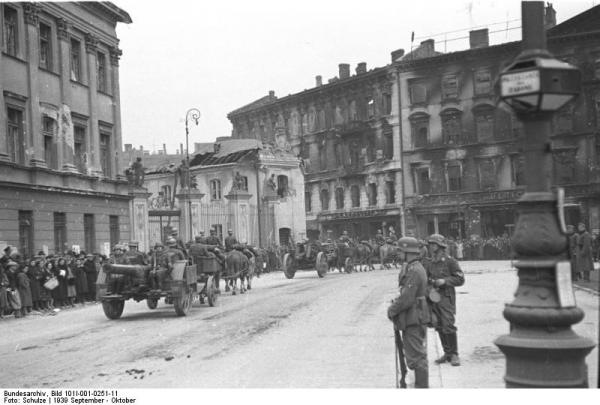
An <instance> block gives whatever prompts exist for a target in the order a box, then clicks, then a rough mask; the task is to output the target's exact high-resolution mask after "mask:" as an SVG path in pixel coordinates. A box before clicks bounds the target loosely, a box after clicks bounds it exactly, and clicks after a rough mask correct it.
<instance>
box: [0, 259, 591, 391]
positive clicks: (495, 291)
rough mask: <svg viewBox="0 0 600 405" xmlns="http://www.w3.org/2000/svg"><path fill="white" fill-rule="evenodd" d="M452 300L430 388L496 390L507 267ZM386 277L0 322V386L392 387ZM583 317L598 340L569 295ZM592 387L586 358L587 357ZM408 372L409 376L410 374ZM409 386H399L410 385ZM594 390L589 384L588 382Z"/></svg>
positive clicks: (470, 280) (432, 340)
mask: <svg viewBox="0 0 600 405" xmlns="http://www.w3.org/2000/svg"><path fill="white" fill-rule="evenodd" d="M463 268H464V269H465V272H466V273H467V275H466V278H467V282H466V284H465V286H463V287H461V288H460V289H459V290H458V291H459V293H458V328H459V332H458V336H459V351H460V354H461V359H462V362H463V364H462V366H461V367H451V366H450V365H449V364H445V365H442V366H437V365H434V364H433V359H434V357H436V356H437V354H438V353H439V350H440V345H439V342H438V341H437V339H436V336H435V334H434V333H432V332H431V331H429V334H428V335H429V337H428V342H429V343H428V346H429V347H428V351H429V357H430V382H431V386H432V387H463V388H475V387H503V386H504V383H503V380H502V377H503V374H504V358H503V355H502V354H501V353H500V352H499V350H498V349H497V347H496V346H495V345H494V344H493V340H494V339H495V338H496V337H498V336H499V335H501V334H504V333H507V332H508V323H507V322H506V321H505V320H504V319H503V318H502V309H503V306H504V303H505V302H508V301H510V300H511V298H512V294H513V292H514V290H515V286H516V283H517V278H516V273H515V272H514V271H513V270H511V269H510V264H509V262H470V263H463ZM397 274H398V272H397V271H382V270H377V271H373V272H368V273H355V274H350V275H348V274H339V273H337V272H336V273H329V274H327V276H326V277H325V278H324V279H319V278H318V277H317V275H316V272H315V271H311V272H300V271H299V272H298V273H296V277H295V279H293V280H287V279H285V278H284V276H283V274H282V273H272V274H269V275H266V276H263V277H262V278H260V279H258V280H256V279H255V281H254V286H253V289H252V290H251V291H250V292H249V293H247V294H245V295H237V296H231V295H229V294H223V295H222V296H221V297H220V299H219V301H218V302H217V306H216V307H214V308H210V307H208V306H207V305H201V304H199V303H198V304H195V306H194V308H193V309H192V311H191V312H190V314H189V315H188V316H187V317H177V316H175V312H174V310H173V307H172V306H168V305H165V304H164V303H163V302H162V301H161V303H160V304H159V306H158V309H156V310H149V309H147V308H146V304H145V302H140V303H135V302H133V301H127V302H126V304H125V311H124V313H123V317H122V318H121V319H119V320H116V321H111V320H108V319H106V318H105V316H104V314H103V312H102V308H101V306H100V305H86V306H85V307H81V308H78V309H72V310H66V311H62V312H60V313H59V314H58V315H57V316H36V315H33V316H29V317H27V318H25V319H8V320H4V321H0V330H2V339H1V341H0V364H3V365H6V364H10V365H11V366H10V367H4V366H3V367H1V368H0V382H1V383H0V385H1V386H3V387H19V388H26V387H42V388H44V387H46V388H51V387H116V388H154V387H156V388H158V387H160V388H168V387H179V388H221V387H227V388H236V387H265V388H271V387H280V388H287V387H295V388H309V387H329V388H350V387H363V388H367V387H380V388H392V387H394V375H395V365H394V346H393V338H392V336H393V332H392V324H391V323H390V322H389V321H388V320H387V319H386V316H385V313H386V308H387V306H388V303H389V300H390V299H391V298H392V297H393V295H394V293H395V285H396V283H397ZM576 297H577V300H578V305H579V306H580V307H581V308H582V309H584V311H585V312H586V318H585V319H584V320H583V321H582V322H581V323H580V324H578V325H576V327H575V330H576V331H577V332H578V333H580V334H582V335H585V336H587V337H590V338H592V339H593V340H594V341H595V342H597V341H598V336H597V334H598V296H597V295H593V294H590V293H587V292H583V291H578V292H577V294H576ZM587 359H588V366H589V370H590V380H591V381H592V382H595V381H596V375H597V374H596V373H597V369H598V364H597V352H596V351H594V352H592V354H591V355H590V356H588V358H587ZM410 374H412V373H410ZM409 381H410V380H409ZM592 384H593V385H595V383H592Z"/></svg>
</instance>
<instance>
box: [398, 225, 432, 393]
mask: <svg viewBox="0 0 600 405" xmlns="http://www.w3.org/2000/svg"><path fill="white" fill-rule="evenodd" d="M398 244H399V247H400V252H401V253H400V254H401V255H403V256H404V257H403V259H404V260H403V263H404V264H403V266H402V267H403V269H402V271H401V273H400V280H399V281H400V295H399V296H398V297H397V298H396V299H395V300H394V301H392V305H390V307H389V308H388V318H389V319H390V320H391V321H393V322H394V329H395V330H398V331H401V332H402V339H403V341H404V352H405V357H406V364H407V366H408V368H409V369H411V370H414V371H415V388H429V367H428V364H427V346H426V341H427V324H428V323H429V322H430V321H431V319H430V314H429V308H428V305H427V300H426V294H427V273H426V271H425V268H424V267H423V265H422V264H421V262H420V260H421V257H420V249H419V241H417V240H416V239H415V238H411V237H408V236H407V237H403V238H400V240H399V241H398Z"/></svg>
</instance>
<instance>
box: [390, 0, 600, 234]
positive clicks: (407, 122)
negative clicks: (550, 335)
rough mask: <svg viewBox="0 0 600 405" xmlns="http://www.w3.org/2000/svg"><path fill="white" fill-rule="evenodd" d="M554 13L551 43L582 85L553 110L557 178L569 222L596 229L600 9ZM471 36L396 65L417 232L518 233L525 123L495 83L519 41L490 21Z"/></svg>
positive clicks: (599, 216) (409, 218)
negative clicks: (495, 30)
mask: <svg viewBox="0 0 600 405" xmlns="http://www.w3.org/2000/svg"><path fill="white" fill-rule="evenodd" d="M554 16H555V14H554V10H553V9H552V6H551V5H548V7H547V9H546V17H547V24H548V26H547V35H548V46H549V50H550V52H552V53H553V54H554V55H555V56H556V57H557V58H559V59H562V60H565V61H567V62H569V63H571V64H573V65H576V66H578V67H579V68H580V69H581V71H582V73H583V88H582V92H581V94H580V96H579V97H578V98H577V99H575V100H574V101H573V102H571V103H570V104H569V105H567V106H565V107H564V108H563V109H562V110H561V111H559V112H558V113H557V114H556V115H555V117H554V121H553V134H552V145H551V149H552V156H553V161H554V173H552V176H553V179H554V185H555V186H558V187H563V188H564V189H565V193H566V209H565V212H566V220H567V223H570V224H575V225H576V224H577V222H579V221H583V222H584V223H586V225H587V226H588V227H589V228H592V229H598V228H600V183H599V181H600V132H599V119H600V87H599V85H600V81H599V80H600V32H599V31H598V30H597V29H598V26H597V21H598V20H599V19H600V7H598V6H596V7H594V8H592V9H589V10H588V11H586V12H584V13H582V14H580V15H578V16H576V17H574V18H573V19H571V20H568V21H565V22H564V23H562V24H560V25H556V26H555V25H554V21H555V18H554ZM470 44H471V48H470V49H468V50H464V51H459V52H453V53H447V54H438V53H435V52H431V51H433V48H434V44H433V42H432V41H425V42H424V43H422V44H421V46H420V49H419V51H420V52H419V54H409V55H406V56H404V57H403V58H402V59H401V60H400V61H397V62H395V63H394V64H393V66H392V68H393V69H394V70H395V72H396V73H397V75H398V79H399V86H400V89H401V92H400V105H401V107H400V108H401V121H402V156H403V166H404V174H405V178H404V184H405V206H406V224H407V225H406V226H407V230H408V231H409V232H410V233H413V234H415V235H416V236H419V237H423V236H426V235H428V234H432V233H442V234H443V235H447V236H452V237H455V238H464V237H467V236H470V235H480V236H482V237H484V238H490V237H496V236H501V235H503V234H504V233H507V234H509V235H510V234H511V231H512V229H513V227H514V224H515V222H516V201H517V199H518V198H519V197H520V196H521V195H522V193H523V192H524V178H523V173H524V170H525V169H524V161H523V157H522V154H521V150H520V145H521V141H520V138H522V137H523V136H524V134H523V131H522V126H521V123H520V122H519V121H518V120H517V119H516V118H515V116H514V115H513V114H512V113H511V112H510V110H509V108H507V107H505V106H503V105H501V104H499V103H498V99H497V96H496V92H495V90H494V83H495V81H496V80H497V77H498V74H499V73H500V72H501V71H502V69H504V68H505V67H506V66H507V65H508V64H509V63H510V62H511V61H512V60H513V59H514V57H515V56H516V55H517V54H518V53H519V52H520V45H521V44H520V42H512V43H505V44H501V45H496V46H489V44H488V31H487V29H485V30H478V31H472V32H471V33H470ZM424 48H429V49H430V52H423V50H424ZM589 228H588V229H589Z"/></svg>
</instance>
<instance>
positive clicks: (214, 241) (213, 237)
mask: <svg viewBox="0 0 600 405" xmlns="http://www.w3.org/2000/svg"><path fill="white" fill-rule="evenodd" d="M206 244H207V245H215V246H217V247H222V246H221V239H219V237H218V236H217V231H215V230H214V229H211V230H210V235H209V236H208V238H206Z"/></svg>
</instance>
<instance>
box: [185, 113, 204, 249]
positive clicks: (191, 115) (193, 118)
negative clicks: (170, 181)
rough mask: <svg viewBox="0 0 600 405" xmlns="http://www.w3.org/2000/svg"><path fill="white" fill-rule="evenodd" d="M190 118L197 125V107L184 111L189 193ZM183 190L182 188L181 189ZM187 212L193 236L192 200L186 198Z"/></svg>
mask: <svg viewBox="0 0 600 405" xmlns="http://www.w3.org/2000/svg"><path fill="white" fill-rule="evenodd" d="M190 118H191V119H192V120H193V121H194V123H195V124H196V126H198V121H200V110H198V109H197V108H190V109H189V110H188V111H187V112H186V113H185V164H186V166H187V173H186V177H187V178H186V181H185V184H186V186H187V187H186V188H187V191H188V193H189V191H190V188H191V178H190V176H191V168H190V140H189V135H190V129H189V127H188V120H189V119H190ZM182 191H183V190H182ZM188 214H189V223H190V238H191V237H193V233H192V232H193V231H192V200H188Z"/></svg>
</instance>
